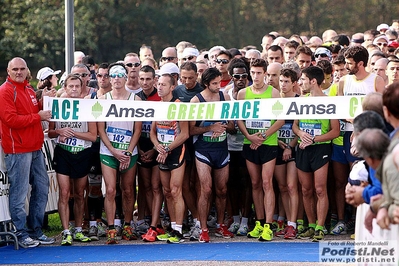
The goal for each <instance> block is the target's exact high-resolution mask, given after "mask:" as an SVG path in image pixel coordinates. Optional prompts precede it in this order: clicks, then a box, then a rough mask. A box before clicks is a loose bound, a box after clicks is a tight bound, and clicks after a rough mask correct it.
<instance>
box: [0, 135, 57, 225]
mask: <svg viewBox="0 0 399 266" xmlns="http://www.w3.org/2000/svg"><path fill="white" fill-rule="evenodd" d="M0 144H1V140H0ZM42 151H43V153H44V158H45V161H46V167H47V174H48V177H49V181H50V187H49V194H48V201H47V206H46V212H52V211H56V210H57V209H58V196H59V195H58V182H57V177H56V174H55V171H54V170H53V167H52V161H53V156H54V143H53V141H52V140H51V139H50V138H49V137H48V136H47V134H46V135H45V137H44V143H43V147H42ZM9 186H10V185H9V183H8V175H7V168H6V166H5V163H4V151H3V148H2V147H1V145H0V222H4V221H9V220H11V216H10V211H9V206H8V194H9ZM30 192H31V188H29V192H28V195H27V198H26V201H25V210H26V213H27V214H29V201H28V199H29V198H30Z"/></svg>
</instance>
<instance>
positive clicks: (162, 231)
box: [147, 227, 165, 235]
mask: <svg viewBox="0 0 399 266" xmlns="http://www.w3.org/2000/svg"><path fill="white" fill-rule="evenodd" d="M156 231H157V233H158V235H163V234H165V230H164V229H163V228H162V227H157V229H156ZM147 232H148V231H147Z"/></svg>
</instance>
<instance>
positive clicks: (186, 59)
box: [183, 55, 194, 61]
mask: <svg viewBox="0 0 399 266" xmlns="http://www.w3.org/2000/svg"><path fill="white" fill-rule="evenodd" d="M193 58H194V56H192V55H190V56H189V57H186V58H183V61H190V60H192V59H193Z"/></svg>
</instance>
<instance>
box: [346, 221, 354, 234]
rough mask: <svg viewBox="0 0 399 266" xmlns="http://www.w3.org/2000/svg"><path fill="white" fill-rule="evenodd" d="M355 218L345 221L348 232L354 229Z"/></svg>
mask: <svg viewBox="0 0 399 266" xmlns="http://www.w3.org/2000/svg"><path fill="white" fill-rule="evenodd" d="M355 225H356V224H355V219H350V220H349V221H348V222H347V223H346V231H347V232H348V231H349V232H354V231H355Z"/></svg>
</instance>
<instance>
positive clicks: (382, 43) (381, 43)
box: [377, 42, 388, 47]
mask: <svg viewBox="0 0 399 266" xmlns="http://www.w3.org/2000/svg"><path fill="white" fill-rule="evenodd" d="M377 45H378V46H384V47H387V46H388V44H387V43H386V42H377Z"/></svg>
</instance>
